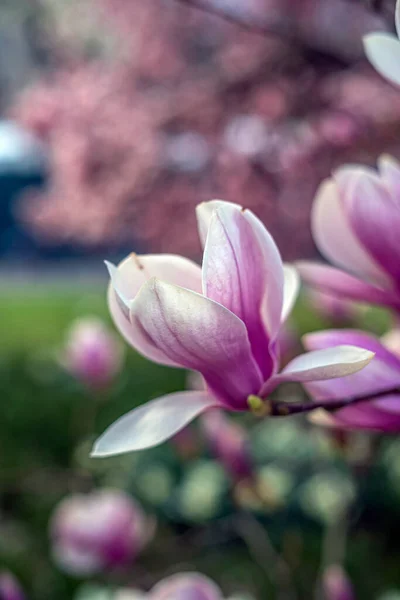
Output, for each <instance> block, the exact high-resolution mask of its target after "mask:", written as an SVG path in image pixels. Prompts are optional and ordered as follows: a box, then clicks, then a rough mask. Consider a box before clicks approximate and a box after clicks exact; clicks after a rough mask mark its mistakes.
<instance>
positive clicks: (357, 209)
mask: <svg viewBox="0 0 400 600" xmlns="http://www.w3.org/2000/svg"><path fill="white" fill-rule="evenodd" d="M399 192H400V165H399V164H398V163H397V162H396V161H395V160H394V159H393V158H391V157H388V156H382V157H381V158H380V160H379V172H378V173H377V172H375V171H373V170H372V169H369V168H366V167H362V166H346V167H342V168H341V169H339V170H338V171H336V173H335V174H334V175H333V177H332V178H331V179H328V180H326V181H325V182H323V183H322V184H321V187H320V189H319V192H318V193H317V196H316V199H315V201H314V205H313V209H312V230H313V236H314V240H315V243H316V244H317V246H318V248H319V250H320V251H321V253H322V254H323V255H324V256H325V258H327V259H328V260H330V261H331V262H332V263H334V264H335V265H336V266H337V267H339V269H337V268H334V267H330V266H325V265H319V264H315V263H312V262H308V261H301V262H299V263H298V268H299V271H300V274H301V276H302V278H303V280H304V281H305V282H306V283H308V284H309V285H311V286H314V287H317V288H318V289H319V290H320V291H322V292H325V293H330V294H337V295H340V297H341V298H342V299H343V298H348V299H351V300H356V301H361V302H368V303H374V304H381V305H383V306H388V307H392V308H395V309H396V310H398V311H399V310H400V237H399V233H398V232H399V230H400V204H399ZM341 269H343V270H341Z"/></svg>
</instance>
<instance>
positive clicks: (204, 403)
mask: <svg viewBox="0 0 400 600" xmlns="http://www.w3.org/2000/svg"><path fill="white" fill-rule="evenodd" d="M213 406H218V401H217V400H216V399H215V398H213V397H212V396H210V395H209V394H207V393H206V392H178V393H176V394H169V395H167V396H163V397H161V398H157V399H156V400H152V401H151V402H147V403H146V404H144V405H143V406H140V407H139V408H135V409H134V410H132V411H131V412H129V413H127V414H126V415H124V416H123V417H121V418H120V419H118V420H117V421H115V423H113V424H112V425H111V426H110V427H109V428H108V429H106V431H105V432H104V433H103V435H101V436H100V437H99V438H98V440H97V441H96V442H95V444H94V447H93V450H92V454H91V456H93V457H104V456H113V455H116V454H123V453H125V452H132V451H134V450H144V449H145V448H151V447H153V446H158V445H159V444H162V443H163V442H165V441H166V440H168V439H169V438H170V437H172V436H173V435H175V434H176V433H177V432H178V431H180V430H181V429H183V428H184V427H185V426H186V425H187V424H188V423H190V421H192V420H193V419H194V418H195V417H197V416H198V415H199V414H200V413H202V412H204V411H205V410H207V409H209V408H211V407H213Z"/></svg>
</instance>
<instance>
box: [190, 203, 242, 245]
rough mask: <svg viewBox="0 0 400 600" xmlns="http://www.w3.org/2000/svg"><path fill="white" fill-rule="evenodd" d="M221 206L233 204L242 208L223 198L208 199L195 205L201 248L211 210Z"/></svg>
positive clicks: (211, 213) (205, 237) (208, 224)
mask: <svg viewBox="0 0 400 600" xmlns="http://www.w3.org/2000/svg"><path fill="white" fill-rule="evenodd" d="M221 206H233V207H235V208H237V209H238V210H241V209H242V207H241V206H240V205H239V204H234V203H233V202H225V200H210V201H209V202H201V204H198V205H197V206H196V217H197V227H198V230H199V236H200V241H201V245H202V246H203V248H204V246H205V244H206V239H207V233H208V228H209V226H210V220H211V217H212V215H213V212H214V211H215V210H216V209H217V208H220V207H221Z"/></svg>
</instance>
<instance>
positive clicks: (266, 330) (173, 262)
mask: <svg viewBox="0 0 400 600" xmlns="http://www.w3.org/2000/svg"><path fill="white" fill-rule="evenodd" d="M197 216H198V225H199V233H200V238H201V240H202V242H203V245H204V256H203V265H202V268H200V267H199V266H198V265H196V264H195V263H193V262H191V261H189V260H187V259H185V258H182V257H180V256H174V255H147V256H142V257H138V256H136V255H135V254H132V255H130V256H128V258H126V259H125V260H124V261H123V262H122V263H121V264H120V265H119V266H118V267H115V266H113V265H109V270H110V275H111V282H112V285H111V286H110V289H109V305H110V310H111V314H112V316H113V319H114V321H115V323H116V325H117V327H118V328H119V330H120V331H121V333H122V335H123V336H124V337H125V339H126V340H127V341H128V342H129V343H130V344H131V345H132V346H133V347H134V348H135V349H136V350H138V351H139V352H140V353H141V354H143V355H144V356H146V357H147V358H149V359H150V360H152V361H154V362H156V363H160V364H164V365H168V366H173V367H183V368H186V369H191V370H194V371H198V372H199V373H201V375H202V376H203V377H204V380H205V382H206V386H207V388H206V390H198V391H187V392H178V393H174V394H169V395H167V396H163V397H162V398H158V399H156V400H152V401H151V402H148V403H147V404H145V405H144V406H141V407H139V408H137V409H135V410H134V411H132V412H130V413H128V414H127V415H125V416H123V417H122V418H120V419H119V420H118V421H116V423H114V424H113V425H111V427H109V429H108V430H107V431H106V432H105V433H104V434H103V435H102V436H101V437H100V438H99V439H98V440H97V442H96V443H95V446H94V450H93V456H109V455H113V454H120V453H123V452H128V451H132V450H140V449H143V448H149V447H151V446H155V445H157V444H160V443H162V442H164V441H165V440H166V439H168V438H170V437H172V436H173V435H174V434H176V433H177V432H178V431H179V430H180V429H182V428H183V427H185V425H187V424H188V423H189V422H190V421H192V420H193V419H194V418H195V417H196V416H197V415H199V414H200V413H203V412H204V411H206V410H208V409H210V408H212V407H218V408H225V409H228V410H233V411H248V410H249V408H250V407H252V408H253V409H254V408H255V405H257V406H258V408H262V407H263V400H262V399H261V398H265V397H266V396H267V395H268V394H269V393H270V392H271V391H273V390H274V389H275V388H276V387H277V386H278V385H279V384H280V383H281V382H284V381H299V382H304V381H312V380H318V379H331V378H333V377H341V376H344V375H349V374H350V373H354V372H356V371H358V370H359V369H361V368H362V367H364V366H365V365H366V364H368V363H369V361H370V360H371V358H372V357H373V353H372V352H369V351H368V350H364V349H361V348H356V347H354V346H348V345H345V346H339V347H337V348H330V349H328V350H323V351H316V352H311V353H308V354H304V355H302V356H298V357H297V358H295V359H294V360H292V361H291V362H290V363H289V364H288V365H286V367H285V368H284V369H283V370H282V371H281V372H280V373H279V347H278V344H277V339H278V336H279V333H280V330H281V325H282V323H283V322H284V321H285V319H286V317H287V315H288V314H289V312H290V310H291V308H292V305H293V303H294V301H295V298H296V296H297V292H298V283H299V282H298V277H297V273H296V271H295V269H294V268H293V267H289V266H284V265H283V264H282V260H281V257H280V255H279V252H278V249H277V247H276V245H275V243H274V241H273V239H272V237H271V236H270V234H269V233H268V231H267V230H266V229H265V227H264V226H263V224H262V223H261V222H260V221H259V220H258V219H257V217H256V216H255V215H254V214H253V213H252V212H251V211H249V210H244V209H242V208H241V207H240V206H238V205H236V204H231V203H228V202H222V201H220V200H215V201H212V202H208V203H203V204H200V205H199V206H198V211H197Z"/></svg>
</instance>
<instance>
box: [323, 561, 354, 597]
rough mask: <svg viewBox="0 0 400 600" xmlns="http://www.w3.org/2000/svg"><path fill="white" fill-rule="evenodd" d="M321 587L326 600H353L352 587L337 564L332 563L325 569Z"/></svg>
mask: <svg viewBox="0 0 400 600" xmlns="http://www.w3.org/2000/svg"><path fill="white" fill-rule="evenodd" d="M322 587H323V592H324V598H326V600H354V597H355V596H354V591H353V587H352V585H351V583H350V580H349V578H348V577H347V575H346V573H345V572H344V570H343V569H342V567H341V566H339V565H332V566H330V567H328V568H327V569H326V570H325V573H324V575H323V578H322Z"/></svg>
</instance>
